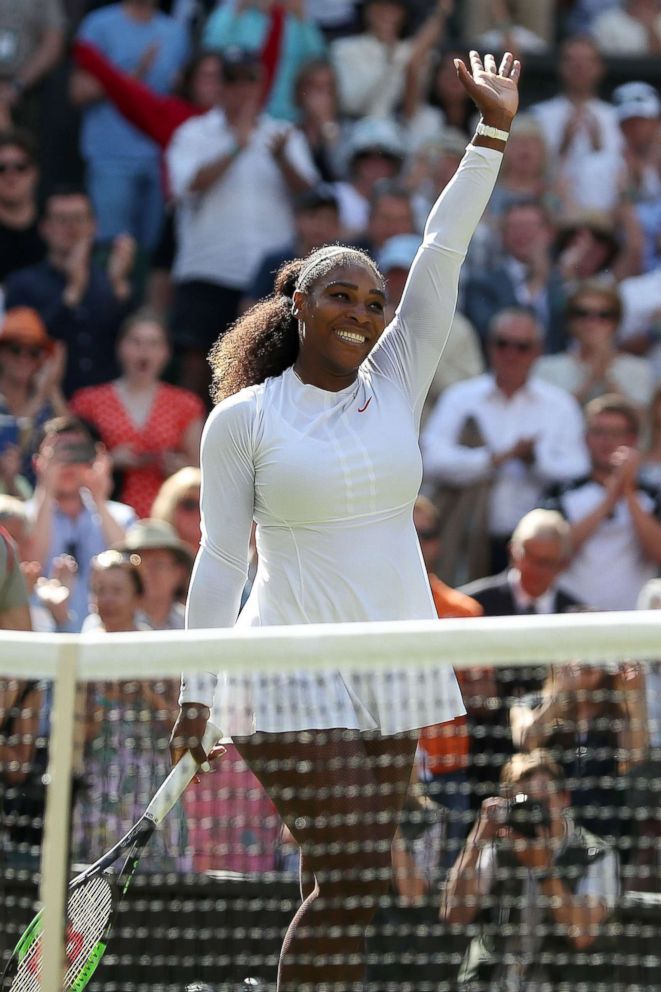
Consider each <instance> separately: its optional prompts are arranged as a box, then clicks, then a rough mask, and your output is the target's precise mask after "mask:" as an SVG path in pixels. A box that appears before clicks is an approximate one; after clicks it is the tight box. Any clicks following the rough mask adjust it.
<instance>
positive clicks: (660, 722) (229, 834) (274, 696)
mask: <svg viewBox="0 0 661 992" xmlns="http://www.w3.org/2000/svg"><path fill="white" fill-rule="evenodd" d="M658 631H659V624H658V622H657V619H656V616H654V615H652V614H649V615H648V614H642V613H641V614H636V615H634V614H629V615H626V616H625V615H622V617H621V618H618V617H616V616H615V615H611V616H608V617H607V616H603V615H593V616H589V617H588V616H581V617H575V618H571V619H567V620H562V619H561V618H548V619H544V620H543V621H542V620H541V618H530V619H528V618H526V619H525V620H512V621H507V620H504V621H503V622H502V623H500V622H499V623H494V622H492V621H488V620H475V621H471V620H467V621H457V622H454V621H444V622H442V623H440V624H438V625H434V626H433V629H432V627H431V626H429V627H426V626H425V625H420V626H419V627H416V626H415V625H391V626H388V625H383V627H381V628H379V627H377V626H376V625H375V626H374V627H373V628H370V629H369V630H363V629H362V628H361V627H359V625H356V626H355V627H354V629H353V630H351V629H347V630H344V631H340V632H338V631H334V630H333V629H330V628H329V629H328V631H315V632H305V631H302V632H301V631H297V630H292V631H289V632H287V631H278V632H274V633H273V634H272V635H267V634H263V633H262V634H258V635H257V636H255V637H254V638H252V639H248V638H245V637H244V638H240V637H237V638H236V640H233V639H232V637H231V636H230V635H226V634H222V635H220V634H218V635H216V636H215V637H212V636H209V635H203V634H202V633H200V634H196V635H192V634H191V635H183V634H182V635H169V636H168V637H167V638H164V637H159V636H157V635H152V634H146V633H145V634H142V633H139V634H134V635H114V636H113V635H107V636H106V637H105V638H103V637H102V636H101V635H96V637H97V639H96V640H94V641H93V642H90V641H89V639H88V640H87V641H86V640H85V639H84V638H83V639H81V640H80V641H75V643H76V645H77V646H78V649H79V657H78V675H79V677H78V683H77V685H78V689H77V696H78V705H77V706H76V710H77V716H76V718H75V726H74V740H75V747H74V765H73V768H72V769H71V779H72V782H73V785H74V787H73V790H72V803H71V832H70V841H69V844H68V857H69V872H70V876H71V877H73V876H74V875H75V874H76V873H77V872H78V871H79V870H80V869H81V868H82V867H83V866H84V865H88V864H91V863H93V862H94V861H95V860H97V859H98V858H99V857H100V856H101V855H102V854H104V853H105V852H106V851H107V850H108V849H109V848H111V847H112V846H113V845H114V844H115V843H116V842H117V841H118V840H119V838H120V837H121V836H123V835H124V834H125V833H126V832H127V831H128V830H129V829H130V827H131V826H132V825H133V824H134V823H135V821H136V820H137V819H139V817H140V816H141V815H142V813H143V812H144V810H145V807H146V806H147V804H148V803H149V802H150V800H151V798H152V796H153V795H154V793H155V791H156V789H157V788H158V786H159V785H160V784H161V782H162V781H163V779H164V778H165V777H166V775H167V774H168V772H169V770H170V767H171V764H170V756H169V748H168V742H169V737H170V733H171V730H172V727H173V725H174V722H175V720H176V717H177V713H178V703H177V694H178V679H177V677H176V674H175V673H176V670H177V667H178V666H179V665H181V664H182V658H185V662H186V667H187V668H190V669H191V670H192V669H196V670H198V671H203V670H208V669H209V668H215V667H218V668H220V667H221V664H222V666H223V670H224V673H225V675H224V677H223V678H222V679H221V681H220V682H219V686H218V688H217V690H216V698H215V703H216V708H215V710H214V720H215V721H216V722H217V723H219V725H221V726H223V724H222V723H221V722H220V721H221V717H222V719H224V720H225V721H226V724H225V726H224V729H227V727H228V726H230V725H232V721H235V723H234V724H233V726H235V727H237V728H238V731H239V732H235V733H234V734H233V737H232V739H231V740H230V739H229V738H228V739H226V740H225V742H224V746H225V753H224V754H223V755H222V757H220V758H219V759H218V760H217V761H216V762H215V763H214V765H213V767H212V770H211V771H210V772H208V773H206V774H203V775H201V776H200V781H199V782H197V783H192V784H191V786H190V787H189V788H188V789H187V790H186V792H185V793H184V795H183V797H182V799H181V800H180V801H179V803H178V804H177V805H176V806H175V808H174V809H173V810H172V811H171V812H170V813H169V815H168V816H167V817H166V819H165V820H164V822H163V823H162V824H161V826H160V827H159V829H158V830H157V831H156V833H155V835H154V836H153V838H152V839H151V841H150V842H149V843H148V845H147V847H146V849H145V850H144V852H143V853H142V856H141V858H140V861H139V864H138V869H137V872H136V874H135V877H134V879H133V881H132V883H131V885H130V886H129V888H128V890H127V892H126V894H125V896H124V898H123V900H122V902H121V904H120V907H119V911H118V914H117V917H116V921H115V923H114V926H113V930H112V935H111V938H110V941H109V945H108V949H107V951H106V953H105V955H104V957H103V960H102V961H101V963H100V964H99V967H98V968H97V969H96V971H95V972H94V975H93V977H92V978H91V979H90V981H89V984H88V985H87V986H86V987H87V988H89V989H91V990H94V992H118V990H120V989H121V990H123V992H147V990H149V992H175V990H176V992H179V990H181V992H186V990H189V992H193V990H196V992H197V990H199V992H225V990H235V989H244V990H245V989H249V988H253V989H261V990H263V992H266V990H269V992H271V990H275V989H276V987H277V988H279V989H281V990H282V992H290V990H293V989H294V988H296V989H297V992H299V990H303V992H304V990H306V989H310V990H312V989H315V990H317V989H320V990H325V992H348V990H354V989H355V990H356V992H357V990H359V989H360V990H361V992H389V990H395V989H396V990H397V992H427V990H429V992H444V990H445V992H455V990H464V989H465V990H469V992H473V990H485V992H490V990H492V989H493V990H495V989H505V990H510V989H511V990H514V989H517V990H522V992H523V990H528V989H529V990H535V992H538V990H541V989H544V990H555V989H557V990H559V992H560V990H565V989H568V988H570V987H571V988H573V989H576V990H579V989H580V990H584V992H597V990H609V992H610V990H612V992H615V990H622V992H623V990H625V989H626V990H631V989H634V990H638V992H643V990H649V992H652V990H655V989H657V988H658V989H661V967H659V966H660V964H661V961H660V952H659V946H660V944H659V939H660V938H661V802H660V800H659V796H660V785H661V666H660V664H659V662H658V661H657V660H656V656H655V653H654V652H655V645H658V644H659V638H658ZM288 634H289V635H290V636H287V635H288ZM3 636H4V635H3ZM187 637H188V640H187V639H186V638H187ZM29 642H30V638H27V639H23V640H20V641H19V640H17V641H16V642H15V643H13V642H12V651H11V652H9V651H7V652H5V651H4V650H3V651H2V655H1V657H2V658H3V662H0V676H3V673H2V668H3V667H5V669H6V670H5V672H4V677H2V678H0V682H1V684H2V689H1V696H0V698H1V700H2V708H3V712H2V713H1V714H0V724H3V734H2V737H1V739H0V760H1V762H2V773H1V774H2V781H3V796H2V804H3V807H2V848H1V851H2V855H1V856H2V862H1V867H0V965H1V966H2V967H4V965H5V963H6V961H7V960H8V958H9V955H10V953H11V951H12V949H13V948H14V946H15V945H16V943H17V941H18V940H19V938H20V936H21V934H22V933H23V932H24V931H25V928H26V927H27V926H28V924H29V923H30V920H31V919H32V918H33V916H34V913H35V912H36V910H37V909H38V907H39V900H40V898H43V897H45V898H46V900H48V892H46V893H41V894H40V892H39V881H40V871H41V867H42V865H41V860H40V858H41V855H42V849H43V844H44V838H43V830H42V820H43V814H44V803H45V801H46V799H47V797H48V794H49V792H50V791H51V790H50V788H49V787H48V775H47V770H48V748H49V744H50V747H51V748H52V746H53V744H52V741H53V740H54V739H55V736H54V731H55V729H59V730H60V731H61V730H62V727H61V726H60V727H59V728H54V727H53V726H52V725H51V722H50V712H51V707H52V701H53V685H52V681H51V680H50V679H49V678H48V677H47V676H49V674H50V675H52V674H53V673H54V671H55V669H56V668H57V656H58V650H59V643H60V642H58V641H57V639H55V638H53V641H52V645H51V646H52V651H51V660H50V661H48V657H47V654H44V653H43V652H42V654H41V655H40V660H39V662H38V664H37V663H35V662H34V661H32V662H30V660H29V659H30V643H29ZM7 643H9V641H7ZM219 644H220V646H219ZM4 646H5V644H4V642H3V649H4ZM39 650H40V651H41V648H40V649H39ZM656 650H658V654H659V655H661V648H657V649H656ZM248 654H249V655H250V657H251V658H252V664H251V666H250V667H249V668H248V666H247V665H246V657H247V656H248ZM9 658H11V659H12V660H11V664H10V663H9V662H5V661H4V659H9ZM220 658H222V663H221V662H220V660H218V664H217V666H216V660H217V659H220ZM210 659H214V664H213V665H212V664H211V663H210ZM49 666H50V671H49ZM451 666H454V669H455V673H456V677H457V680H458V683H459V686H460V691H461V696H462V698H463V701H464V703H465V705H466V710H467V714H466V715H465V716H464V715H460V716H456V717H454V718H452V719H449V718H448V716H449V714H448V713H447V702H448V693H449V691H450V688H451V682H449V681H448V677H449V673H450V672H451V670H452V668H451ZM23 669H25V670H26V671H28V672H29V674H31V675H32V674H34V679H32V680H31V681H32V683H33V684H32V685H31V686H30V687H29V689H28V690H27V691H26V680H24V679H21V680H17V679H16V672H17V671H22V670H23ZM113 672H116V673H117V676H118V677H116V678H115V677H114V676H113ZM430 712H438V713H439V714H442V715H443V717H444V719H443V720H441V721H440V722H437V723H432V722H430V721H429V719H428V714H429V713H430ZM337 713H341V714H342V718H341V719H340V720H337V721H336V722H337V723H338V726H333V715H334V714H337ZM416 713H422V714H424V722H425V723H426V724H427V726H425V728H424V729H423V730H422V731H420V730H419V729H418V727H417V726H416V717H415V714H416ZM350 715H351V717H350ZM8 718H10V720H9V725H7V719H8ZM67 719H69V720H70V721H74V714H73V713H72V714H69V716H68V717H67ZM250 720H253V721H256V729H257V732H256V733H255V734H249V733H246V732H245V727H246V723H249V722H250ZM227 721H229V723H228V722H227ZM377 721H378V722H380V723H381V724H382V725H384V724H385V725H387V726H388V729H389V734H388V736H387V737H386V738H384V737H383V736H382V735H381V734H380V733H379V730H378V727H375V726H374V724H375V723H376V722H377ZM63 829H64V826H63ZM45 843H46V844H48V838H46V842H45ZM95 886H98V888H95V889H93V890H86V889H85V888H83V889H81V890H79V891H78V893H75V892H74V893H73V894H72V897H71V899H70V901H69V911H68V930H67V938H66V943H67V954H68V964H67V968H68V978H67V980H68V981H69V984H70V985H73V987H74V988H76V989H77V988H79V987H82V986H77V985H76V984H75V981H76V980H77V979H76V976H77V975H78V971H83V965H82V962H84V961H85V960H86V959H87V956H88V953H89V950H90V947H91V944H92V943H94V941H95V940H96V939H98V936H99V935H100V933H101V932H102V930H103V929H104V927H105V923H106V921H107V918H108V913H109V911H110V887H109V885H108V883H107V881H106V880H104V879H99V880H98V881H97V882H96V883H95ZM301 907H303V908H301ZM90 919H92V920H93V927H90V926H89V923H90ZM292 920H293V921H294V926H293V929H292ZM92 929H94V931H95V934H94V937H91V936H90V937H89V938H88V936H87V935H88V934H91V932H92ZM81 935H82V936H81ZM38 947H39V943H38V942H35V944H34V945H33V949H32V950H31V951H30V952H29V955H28V956H27V957H26V958H25V959H24V961H23V962H22V964H21V967H20V969H19V977H18V978H17V980H16V982H15V984H14V985H13V986H10V987H11V988H13V989H15V990H20V992H33V990H34V992H36V990H37V989H40V990H42V983H41V982H40V978H39V974H38V972H39V968H38V967H35V963H36V964H38V962H39V953H40V952H39V950H38ZM283 948H284V951H283ZM30 955H31V956H30ZM74 959H75V960H74ZM77 968H78V971H76V969H77ZM279 968H280V979H279V981H280V984H279V986H278V985H277V983H278V969H279Z"/></svg>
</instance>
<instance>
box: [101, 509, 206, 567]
mask: <svg viewBox="0 0 661 992" xmlns="http://www.w3.org/2000/svg"><path fill="white" fill-rule="evenodd" d="M117 550H118V551H128V552H133V551H135V552H137V553H138V554H140V552H141V551H162V550H166V551H172V552H173V553H174V554H175V555H176V556H177V558H178V559H179V561H180V562H181V564H182V565H185V566H186V567H187V568H190V567H191V566H192V564H193V552H192V551H191V550H190V548H189V547H188V545H187V544H185V543H184V542H183V541H182V540H180V538H179V537H178V536H177V532H176V531H175V529H174V527H173V526H172V525H171V524H169V523H167V522H166V521H165V520H156V519H154V518H150V517H146V518H145V519H144V520H138V521H137V523H135V524H133V526H132V527H129V529H128V530H127V532H126V535H125V537H124V541H123V542H122V544H120V545H118V546H117Z"/></svg>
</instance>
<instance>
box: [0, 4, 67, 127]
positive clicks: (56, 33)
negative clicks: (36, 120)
mask: <svg viewBox="0 0 661 992" xmlns="http://www.w3.org/2000/svg"><path fill="white" fill-rule="evenodd" d="M0 24H1V25H2V39H3V42H2V50H1V52H0V78H1V79H2V82H1V83H0V127H8V126H9V125H10V124H11V123H12V121H13V119H14V118H16V119H20V118H22V117H26V116H27V117H35V116H36V113H35V111H36V106H35V104H34V103H32V106H31V107H27V106H26V102H27V101H28V100H30V101H31V102H32V97H33V91H34V89H35V87H37V86H38V84H39V83H40V82H41V81H42V80H43V79H44V77H45V76H46V75H47V74H48V73H49V72H50V71H51V69H53V68H54V67H55V66H56V65H57V63H58V62H59V60H60V58H61V57H62V54H63V52H64V27H65V18H64V10H63V7H62V3H61V0H21V2H20V3H15V2H14V0H1V2H0Z"/></svg>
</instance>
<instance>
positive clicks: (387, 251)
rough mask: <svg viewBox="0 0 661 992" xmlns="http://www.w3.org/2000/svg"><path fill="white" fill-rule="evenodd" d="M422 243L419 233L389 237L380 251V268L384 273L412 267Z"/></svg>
mask: <svg viewBox="0 0 661 992" xmlns="http://www.w3.org/2000/svg"><path fill="white" fill-rule="evenodd" d="M421 244H422V238H421V237H420V235H419V234H396V235H395V236H394V237H392V238H388V240H387V241H386V243H385V244H384V246H383V248H382V249H381V251H380V253H379V258H378V262H379V268H380V269H381V271H382V272H384V273H385V272H389V271H390V270H391V269H410V268H411V265H412V264H413V259H414V258H415V256H416V255H417V253H418V248H419V247H420V245H421Z"/></svg>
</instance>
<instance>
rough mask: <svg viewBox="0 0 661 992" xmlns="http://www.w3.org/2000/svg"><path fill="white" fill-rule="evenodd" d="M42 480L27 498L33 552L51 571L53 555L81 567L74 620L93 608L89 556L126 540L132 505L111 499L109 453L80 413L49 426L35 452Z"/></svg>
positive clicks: (73, 604) (75, 624) (46, 570)
mask: <svg viewBox="0 0 661 992" xmlns="http://www.w3.org/2000/svg"><path fill="white" fill-rule="evenodd" d="M35 466H36V473H37V486H36V489H35V493H34V496H33V498H32V500H31V501H30V503H29V504H28V506H29V510H30V515H31V518H32V521H33V531H32V544H31V558H33V559H34V560H36V561H38V562H40V564H41V567H42V574H44V575H45V576H47V577H48V576H50V574H51V569H52V565H53V562H54V560H55V559H56V558H57V557H58V556H59V555H62V554H68V555H70V556H71V557H72V558H74V559H75V560H76V563H77V565H78V572H77V575H76V580H75V583H74V586H73V589H72V593H71V602H70V609H71V614H72V626H73V629H74V630H80V626H81V624H82V622H83V620H84V618H85V617H86V616H87V614H88V612H89V579H90V562H91V559H92V558H93V557H94V555H95V554H100V553H101V551H103V550H105V549H106V548H108V547H109V546H113V545H116V544H119V543H121V541H122V540H123V538H124V532H125V531H126V529H127V528H128V527H129V526H130V525H131V524H132V523H133V522H134V520H135V514H134V512H133V510H132V509H131V508H130V507H128V506H125V505H124V504H122V503H115V502H112V501H109V500H108V494H109V491H110V486H111V479H110V459H109V458H108V456H107V454H106V453H105V452H104V451H103V450H102V449H101V448H100V447H98V446H96V445H95V444H94V442H93V441H92V437H91V435H90V432H89V430H88V428H87V427H86V426H85V424H83V422H82V421H80V420H79V419H78V418H76V417H57V418H55V419H54V420H50V421H48V423H47V424H46V425H45V426H44V437H43V441H42V442H41V444H40V446H39V451H38V453H37V455H36V458H35Z"/></svg>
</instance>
